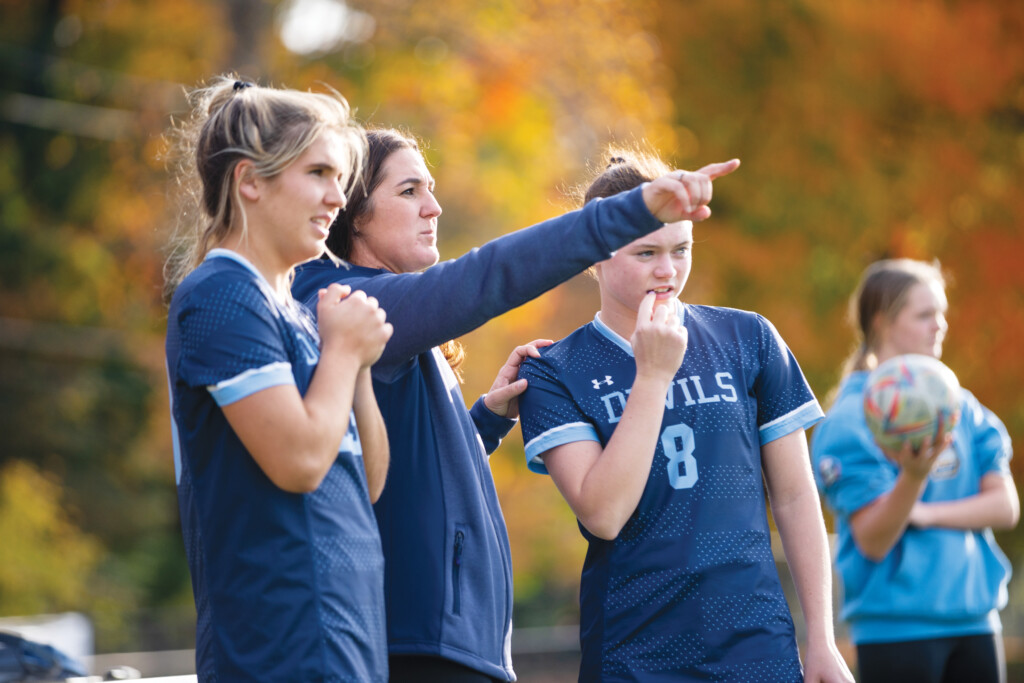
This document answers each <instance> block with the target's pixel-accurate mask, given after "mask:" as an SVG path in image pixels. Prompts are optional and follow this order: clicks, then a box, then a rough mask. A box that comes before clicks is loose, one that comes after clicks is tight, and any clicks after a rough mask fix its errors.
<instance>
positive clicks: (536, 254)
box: [339, 159, 739, 371]
mask: <svg viewBox="0 0 1024 683" xmlns="http://www.w3.org/2000/svg"><path fill="white" fill-rule="evenodd" d="M738 166H739V161H738V160H735V159H734V160H732V161H729V162H725V163H723V164H712V165H710V166H707V167H705V168H704V169H701V171H697V172H687V171H675V172H673V173H671V174H669V175H666V176H663V177H661V178H658V179H657V180H655V181H653V182H651V183H647V184H645V185H644V186H643V187H640V188H635V189H633V190H630V191H629V192H623V193H621V194H619V195H616V196H614V197H609V198H607V199H602V200H600V201H593V202H590V203H589V204H587V206H585V207H583V208H582V209H578V210H576V211H571V212H569V213H567V214H565V215H563V216H559V217H557V218H553V219H551V220H548V221H545V222H543V223H539V224H537V225H535V226H532V227H530V228H525V229H523V230H518V231H516V232H513V233H509V234H508V235H503V236H501V237H499V238H497V239H494V240H491V241H490V242H488V243H487V244H484V245H483V246H481V247H479V248H477V249H473V250H472V251H470V252H469V253H467V254H465V255H463V256H461V257H459V258H458V259H455V260H453V261H444V262H442V263H439V264H437V265H436V266H433V267H431V268H428V269H427V270H425V271H423V272H422V273H404V274H388V273H385V274H380V275H375V276H373V277H369V278H366V279H359V280H351V281H350V284H352V286H353V288H357V289H362V290H364V291H366V293H367V294H370V295H372V296H374V297H376V298H377V299H378V300H379V301H380V303H381V306H382V307H383V308H384V309H385V310H387V312H388V319H389V320H390V321H391V322H392V323H393V324H394V325H395V330H396V333H395V335H394V337H393V338H392V339H391V341H390V342H389V343H388V345H387V348H386V349H385V350H384V355H383V356H382V357H381V362H380V363H379V364H378V367H377V369H376V370H377V371H380V370H381V369H382V366H390V367H392V368H394V367H397V366H400V365H401V364H403V363H405V362H406V361H408V360H409V359H410V358H413V357H415V356H416V355H418V354H420V353H423V352H424V351H426V350H428V349H430V348H431V347H433V346H437V345H438V344H441V343H444V342H446V341H448V340H449V339H455V338H457V337H460V336H462V335H464V334H466V333H468V332H471V331H472V330H474V329H476V328H477V327H479V326H480V325H483V324H484V323H485V322H487V321H488V320H490V319H491V318H494V317H496V316H498V315H501V314H502V313H505V312H506V311H509V310H511V309H513V308H515V307H516V306H520V305H522V304H524V303H526V302H527V301H530V300H531V299H534V298H536V297H538V296H540V295H541V294H543V293H544V292H546V291H548V290H550V289H552V288H553V287H556V286H557V285H559V284H561V283H563V282H565V281H566V280H568V279H570V278H571V277H573V276H574V275H577V274H578V273H581V272H583V271H584V270H585V269H586V268H588V267H590V266H591V265H593V264H595V263H598V262H600V261H603V260H605V259H607V258H609V257H610V256H611V254H612V252H614V251H615V250H617V249H619V248H621V247H622V246H624V245H626V244H628V243H630V242H632V241H633V240H635V239H636V238H638V237H640V236H642V235H646V234H647V233H649V232H652V231H654V230H657V229H658V228H660V227H661V226H662V225H663V224H665V223H671V222H675V221H680V220H703V219H704V218H707V216H709V215H710V213H711V212H710V209H708V202H710V201H711V186H712V182H713V180H714V179H715V178H718V177H721V176H722V175H725V174H727V173H731V172H732V171H733V170H735V169H736V168H737V167H738ZM339 279H343V274H341V275H339Z"/></svg>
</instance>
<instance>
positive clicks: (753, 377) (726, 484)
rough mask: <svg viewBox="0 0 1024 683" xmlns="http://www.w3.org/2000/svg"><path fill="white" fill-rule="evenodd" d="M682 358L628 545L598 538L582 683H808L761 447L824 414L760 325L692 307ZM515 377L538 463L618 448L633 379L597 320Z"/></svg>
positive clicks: (625, 358)
mask: <svg viewBox="0 0 1024 683" xmlns="http://www.w3.org/2000/svg"><path fill="white" fill-rule="evenodd" d="M678 305H679V307H680V319H681V320H682V321H683V323H684V325H685V327H686V329H687V332H688V334H689V343H688V346H687V351H686V356H685V358H684V360H683V364H682V366H681V367H680V369H679V371H678V372H677V373H676V376H675V379H674V381H673V382H672V384H671V386H670V389H669V392H668V394H667V396H666V400H665V413H664V417H663V419H662V424H661V438H660V440H659V442H658V446H657V450H656V452H655V454H654V461H653V464H652V466H651V471H650V475H649V477H648V481H647V486H646V488H645V489H644V493H643V496H642V498H641V499H640V503H639V505H638V506H637V509H636V510H635V511H634V512H633V515H632V516H631V517H630V519H629V521H628V522H627V523H626V525H625V526H624V527H623V529H622V531H621V532H620V534H619V536H618V538H616V539H615V540H614V541H607V540H603V539H600V538H597V537H595V536H593V535H591V534H590V533H588V532H587V531H586V529H585V528H583V527H582V525H581V526H580V529H581V531H582V532H583V535H584V537H586V539H587V540H588V542H589V547H588V551H587V557H586V560H585V562H584V566H583V575H582V579H581V586H580V613H581V614H580V624H581V625H580V630H581V632H580V640H581V644H582V648H583V661H582V665H581V669H580V680H581V681H596V680H601V681H667V680H680V679H685V680H690V679H694V680H717V681H771V682H773V683H778V682H780V681H799V680H802V671H801V667H800V660H799V655H798V652H797V646H796V640H795V637H794V631H793V622H792V618H791V616H790V614H789V608H788V605H787V604H786V600H785V597H784V595H783V593H782V589H781V586H780V583H779V577H778V573H777V571H776V569H775V563H774V560H773V556H772V549H771V537H770V531H769V525H768V519H767V512H766V505H765V496H764V489H763V486H762V478H761V446H762V445H763V444H765V443H768V442H770V441H773V440H775V439H777V438H779V437H782V436H785V435H786V434H789V433H792V432H793V431H795V430H798V429H803V428H806V427H808V426H809V425H811V424H813V423H814V422H816V421H817V420H819V419H820V418H821V417H822V412H821V408H820V407H819V406H818V402H817V401H816V400H815V398H814V395H813V394H812V393H811V390H810V388H809V387H808V386H807V382H806V380H805V379H804V376H803V374H802V373H801V371H800V368H799V366H798V365H797V362H796V359H795V358H794V357H793V355H792V353H791V352H790V351H789V349H788V348H787V347H786V345H785V343H784V342H783V341H782V339H781V338H780V337H779V334H778V332H776V330H775V328H774V327H773V326H772V325H771V323H769V322H768V321H767V320H765V319H764V318H763V317H761V316H759V315H757V314H754V313H748V312H744V311H737V310H733V309H727V308H713V307H707V306H691V305H685V306H683V305H681V304H678ZM519 376H520V377H525V378H526V379H528V380H529V382H530V384H529V388H528V389H527V391H526V393H525V394H524V395H523V397H522V398H521V399H520V415H521V419H522V428H523V438H524V441H525V442H526V457H527V461H528V463H529V466H530V468H531V469H533V470H535V471H539V472H546V470H545V468H544V464H543V462H542V460H541V456H543V454H544V453H545V452H547V451H549V450H551V449H552V448H554V447H556V446H559V445H562V444H566V443H571V442H575V441H582V440H592V441H597V442H599V443H600V444H601V445H602V446H604V445H606V444H607V443H608V440H609V439H610V438H611V435H612V432H613V431H614V430H615V426H616V424H617V423H618V421H619V419H621V417H622V412H623V410H624V408H625V405H626V399H627V397H628V394H629V391H630V387H631V386H632V384H633V380H634V378H635V376H636V362H635V360H634V357H633V352H632V348H631V347H630V344H629V342H628V341H627V340H625V339H623V338H622V337H620V336H619V335H617V334H616V333H615V332H613V331H612V330H611V329H610V328H609V327H607V326H606V325H604V324H603V323H602V322H601V320H600V316H598V317H597V318H596V319H595V320H594V322H592V323H590V324H588V325H585V326H583V327H581V328H579V329H578V330H576V332H574V333H573V334H571V335H570V336H568V337H566V338H565V339H563V340H562V341H560V342H558V343H556V344H554V345H552V346H550V347H548V348H545V349H542V350H541V358H540V359H532V358H527V359H526V360H525V361H524V362H523V366H522V369H521V370H520V375H519Z"/></svg>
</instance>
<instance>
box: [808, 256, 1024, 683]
mask: <svg viewBox="0 0 1024 683" xmlns="http://www.w3.org/2000/svg"><path fill="white" fill-rule="evenodd" d="M946 307H947V301H946V292H945V280H944V278H943V277H942V273H941V271H940V270H939V269H938V267H937V266H936V265H932V264H929V263H925V262H922V261H915V260H911V259H890V260H884V261H878V262H876V263H874V264H872V265H871V266H869V267H868V269H867V270H866V271H865V273H864V276H863V277H862V279H861V282H860V285H859V286H858V288H857V290H856V291H855V292H854V295H853V297H852V298H851V308H850V312H851V314H852V315H851V318H852V320H853V322H854V324H855V329H856V330H857V333H858V336H859V337H860V339H859V343H858V346H857V349H856V350H855V351H854V353H853V355H851V357H850V358H849V360H848V361H847V365H846V367H845V369H844V370H845V371H844V376H843V380H842V383H841V384H840V387H839V393H838V397H837V398H836V400H835V403H834V404H833V406H832V408H831V409H830V410H829V414H828V417H826V418H825V420H824V421H823V422H822V423H821V424H820V425H819V426H818V427H817V428H816V429H815V432H814V438H813V439H812V442H811V446H812V447H811V452H812V456H813V459H814V472H815V477H816V478H817V481H818V487H819V489H820V490H821V492H822V494H823V495H824V496H825V498H826V500H827V501H828V504H829V506H830V507H831V508H832V509H833V510H834V512H835V515H836V531H837V533H838V535H839V549H838V552H837V554H836V569H837V571H838V573H839V575H840V577H841V578H842V582H843V607H842V612H841V614H840V616H841V617H842V618H843V619H844V620H846V621H847V622H848V623H849V625H850V635H851V637H852V639H853V642H854V644H856V646H857V665H858V668H859V670H860V671H859V674H860V677H861V680H862V681H864V682H865V683H878V682H885V681H895V682H899V683H906V682H907V681H920V682H921V683H940V682H942V681H972V682H977V683H987V682H992V683H995V682H1000V681H1005V680H1006V662H1005V655H1004V653H1003V642H1002V637H1001V631H1002V626H1001V623H1000V619H999V610H1000V609H1001V608H1002V607H1004V606H1005V605H1006V601H1007V592H1006V585H1007V582H1008V580H1009V578H1010V565H1009V563H1008V562H1007V559H1006V557H1005V556H1004V555H1003V553H1002V551H1001V550H1000V549H999V546H997V545H996V542H995V539H994V537H993V535H992V529H993V528H997V529H1010V528H1013V527H1014V526H1016V524H1017V521H1018V519H1019V517H1020V503H1019V500H1018V497H1017V489H1016V486H1015V485H1014V483H1013V477H1012V476H1011V474H1010V466H1009V462H1010V457H1011V455H1012V449H1011V445H1010V439H1009V436H1008V435H1007V433H1006V428H1005V427H1004V426H1003V423H1002V422H1001V421H1000V420H999V418H998V417H996V416H995V415H994V414H993V413H992V412H991V411H989V410H988V409H987V408H985V407H984V406H983V405H981V403H979V402H978V400H977V399H976V398H975V397H974V395H973V394H971V393H970V392H969V391H967V390H966V389H962V390H961V393H962V396H961V403H960V407H961V419H960V422H959V423H958V425H957V426H956V428H955V429H954V430H953V433H952V434H951V435H949V436H947V437H946V438H945V439H944V440H943V441H941V442H940V443H937V444H934V445H933V444H932V443H931V441H930V440H929V441H926V442H925V444H924V445H923V446H922V448H921V449H920V451H918V452H914V451H912V450H911V449H910V446H909V443H908V444H906V445H904V448H903V449H902V450H901V451H900V452H889V453H884V452H883V451H882V450H881V449H880V448H879V446H878V445H877V444H876V443H875V441H874V438H873V437H872V436H871V432H870V431H869V430H868V426H867V422H866V421H865V419H864V391H865V385H866V383H867V377H868V373H869V371H870V370H871V369H873V368H875V367H877V366H878V365H879V364H880V363H883V362H885V361H886V360H888V359H889V358H892V357H894V356H898V355H902V354H905V353H919V354H924V355H928V356H933V357H935V358H938V357H940V356H941V355H942V343H943V340H944V338H945V334H946V329H947V325H946Z"/></svg>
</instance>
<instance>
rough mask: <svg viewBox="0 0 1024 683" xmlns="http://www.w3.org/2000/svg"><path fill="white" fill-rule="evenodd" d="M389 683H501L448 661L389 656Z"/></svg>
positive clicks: (433, 658) (436, 658)
mask: <svg viewBox="0 0 1024 683" xmlns="http://www.w3.org/2000/svg"><path fill="white" fill-rule="evenodd" d="M388 668H389V670H390V672H391V673H390V677H389V679H388V680H389V681H390V683H501V681H500V679H497V678H491V677H490V676H488V675H487V674H483V673H480V672H479V671H476V670H475V669H470V668H469V667H468V666H463V665H462V664H457V663H455V662H453V661H451V660H450V659H442V658H440V657H430V656H426V655H391V656H390V657H389V658H388Z"/></svg>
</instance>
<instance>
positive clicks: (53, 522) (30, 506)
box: [0, 460, 101, 615]
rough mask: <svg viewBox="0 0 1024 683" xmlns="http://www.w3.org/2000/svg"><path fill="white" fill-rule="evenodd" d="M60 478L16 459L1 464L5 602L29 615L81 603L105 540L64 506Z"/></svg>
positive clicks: (1, 596)
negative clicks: (96, 537) (84, 528)
mask: <svg viewBox="0 0 1024 683" xmlns="http://www.w3.org/2000/svg"><path fill="white" fill-rule="evenodd" d="M62 498H63V496H62V493H61V485H60V482H59V480H57V479H56V478H55V477H53V476H50V475H47V474H44V473H43V472H41V471H40V470H38V469H36V468H35V467H33V466H32V465H31V464H29V463H26V462H22V461H19V460H11V461H8V463H7V464H6V465H5V466H4V467H3V469H0V539H3V549H4V552H3V557H4V560H3V562H0V605H3V610H4V613H5V614H8V615H24V614H34V613H39V612H47V611H55V610H62V609H67V608H72V607H75V606H77V605H80V604H81V603H82V602H83V595H84V594H85V592H86V587H87V585H88V581H89V579H90V577H91V576H92V572H93V571H94V569H95V568H96V566H97V563H98V562H99V560H100V552H101V551H100V545H99V544H98V543H97V542H96V541H95V540H94V539H93V538H92V537H91V536H89V535H88V534H85V533H82V532H81V531H80V530H79V529H78V528H77V527H76V526H75V525H74V523H73V522H72V520H71V519H70V517H69V516H68V514H67V513H66V512H65V511H64V510H63V509H62Z"/></svg>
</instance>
